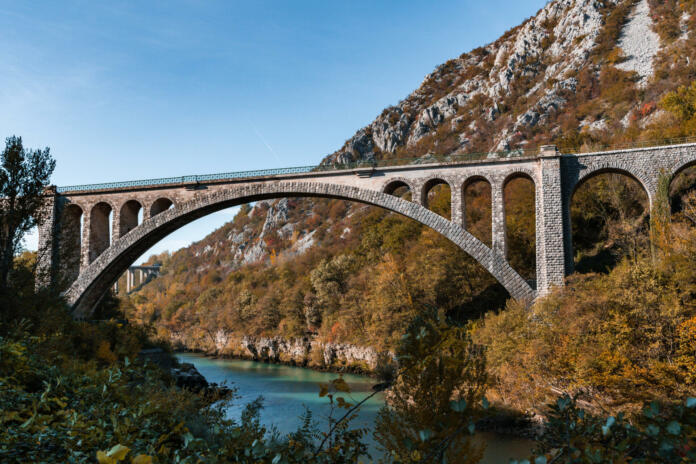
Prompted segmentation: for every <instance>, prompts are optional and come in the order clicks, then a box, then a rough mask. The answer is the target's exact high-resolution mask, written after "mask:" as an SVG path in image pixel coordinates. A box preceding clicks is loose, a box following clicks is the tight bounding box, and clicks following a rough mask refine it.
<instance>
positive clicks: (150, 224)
mask: <svg viewBox="0 0 696 464" xmlns="http://www.w3.org/2000/svg"><path fill="white" fill-rule="evenodd" d="M287 196H317V197H330V198H338V199H343V200H352V201H358V202H361V203H367V204H371V205H374V206H379V207H382V208H385V209H388V210H390V211H393V212H396V213H399V214H402V215H404V216H406V217H409V218H411V219H414V220H416V221H418V222H420V223H422V224H424V225H426V226H428V227H431V228H432V229H434V230H435V231H437V232H439V233H441V234H442V235H444V236H445V237H446V238H448V239H449V240H451V241H452V242H453V243H455V244H456V245H457V246H459V247H460V248H461V249H462V250H464V251H465V252H466V253H468V254H470V255H471V256H472V257H473V258H474V259H476V260H477V261H478V262H479V263H481V265H482V266H483V267H484V268H485V269H486V270H488V271H489V272H490V273H491V274H492V275H493V276H495V278H496V279H498V281H500V283H501V284H502V285H503V286H504V287H505V288H506V289H507V290H508V291H509V292H510V294H511V295H512V296H513V297H514V298H517V299H526V300H531V299H532V298H533V297H534V291H533V290H532V288H531V287H530V286H529V284H528V283H527V282H526V281H525V280H524V279H522V277H520V276H519V275H518V274H517V273H516V272H515V271H514V270H513V269H512V268H511V267H510V266H509V265H508V264H507V262H506V261H505V260H504V259H503V258H502V257H500V256H496V255H495V253H494V252H493V251H492V250H490V249H489V248H488V247H486V246H485V245H484V244H483V243H481V242H480V241H479V240H478V239H476V238H475V237H474V236H472V235H471V234H469V233H468V232H466V231H465V230H464V229H463V228H462V227H461V226H459V225H457V224H454V223H452V222H450V221H448V220H447V219H445V218H443V217H441V216H440V215H438V214H436V213H433V212H431V211H429V210H427V209H426V208H424V207H423V206H421V205H418V204H416V203H413V202H409V201H405V200H402V199H400V198H397V197H394V196H392V195H389V194H386V193H382V192H375V191H369V190H364V189H359V188H356V187H348V186H338V185H332V184H321V183H312V182H291V183H274V184H252V185H246V186H242V187H233V188H230V189H226V190H221V191H219V192H216V193H214V194H210V195H202V196H200V197H197V198H195V199H193V200H190V201H188V202H186V203H182V204H180V205H178V206H177V207H176V208H174V209H170V210H167V211H164V212H161V213H160V214H158V215H156V216H153V217H151V218H150V219H148V220H147V221H145V222H143V224H142V226H140V227H137V228H135V229H133V230H132V231H130V232H129V233H127V234H126V235H124V236H123V237H121V238H120V239H119V240H118V241H116V242H115V243H114V244H113V246H111V247H109V248H108V249H107V250H106V251H105V252H104V253H102V254H101V255H100V256H99V257H98V258H96V259H95V260H94V261H93V262H92V263H91V264H90V265H89V266H88V267H87V268H86V269H84V270H83V271H82V272H81V273H80V275H79V277H78V278H77V280H76V281H75V282H74V283H73V284H72V285H71V286H70V288H69V289H68V290H67V292H66V293H65V295H66V298H67V300H68V303H69V304H71V305H73V307H74V311H75V315H76V316H78V317H81V316H87V315H88V314H89V312H90V311H91V309H92V307H93V306H94V305H95V304H96V303H97V302H98V300H99V299H100V298H101V296H102V295H103V294H104V293H105V292H106V291H107V289H108V288H109V287H110V286H112V285H113V283H114V281H115V280H116V279H117V278H118V276H119V275H120V274H122V273H123V272H124V271H125V270H126V269H127V268H128V266H130V265H131V264H132V262H133V261H134V260H135V259H136V258H137V257H138V256H140V255H141V254H142V253H144V252H145V251H147V250H148V249H149V248H150V247H151V246H152V245H154V244H155V243H157V242H158V241H159V240H161V239H162V238H163V237H165V236H166V235H168V234H169V233H171V232H173V231H174V230H176V229H178V228H179V227H181V226H183V225H185V224H187V223H189V222H191V221H193V220H195V219H198V218H200V217H203V216H205V215H207V214H210V213H212V212H215V211H218V210H221V209H224V208H228V207H231V206H235V205H239V204H242V203H248V202H251V201H258V200H264V199H270V198H282V197H287Z"/></svg>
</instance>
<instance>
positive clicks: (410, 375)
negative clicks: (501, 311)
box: [375, 310, 486, 463]
mask: <svg viewBox="0 0 696 464" xmlns="http://www.w3.org/2000/svg"><path fill="white" fill-rule="evenodd" d="M396 357H397V361H398V364H399V369H400V371H399V375H398V377H397V379H396V382H395V383H394V386H393V387H392V391H391V396H390V402H389V405H388V406H384V407H383V408H382V409H381V410H380V412H379V415H378V417H377V420H376V423H375V439H376V440H377V442H378V443H379V444H380V445H381V446H382V448H384V449H385V451H386V452H387V457H388V459H391V460H393V461H394V462H398V463H420V462H423V463H426V462H427V463H435V462H441V463H444V462H456V463H474V462H478V461H479V460H480V458H481V455H482V452H483V449H482V448H481V446H480V445H478V444H476V443H474V441H473V439H472V438H473V437H472V433H473V431H474V419H475V417H476V407H477V405H478V404H479V403H480V402H481V400H482V399H483V394H484V390H485V384H486V369H485V363H484V358H483V354H482V352H481V349H480V347H478V346H476V345H474V344H473V343H472V342H471V339H470V337H469V334H468V331H467V330H466V328H464V327H461V326H455V325H451V324H449V322H448V321H447V319H446V318H445V316H444V311H439V312H436V311H434V310H426V311H425V312H424V313H422V315H420V316H418V317H417V318H415V319H414V321H413V322H412V323H411V325H410V326H409V327H408V330H407V332H406V334H405V335H404V336H403V338H402V341H401V344H400V345H399V347H398V348H397V350H396ZM484 402H485V400H484Z"/></svg>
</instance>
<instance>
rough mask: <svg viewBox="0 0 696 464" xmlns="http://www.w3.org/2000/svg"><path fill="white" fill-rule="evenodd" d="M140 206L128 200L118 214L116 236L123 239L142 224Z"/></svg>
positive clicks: (136, 202) (134, 201)
mask: <svg viewBox="0 0 696 464" xmlns="http://www.w3.org/2000/svg"><path fill="white" fill-rule="evenodd" d="M142 209H143V208H142V205H141V204H140V203H139V202H138V201H136V200H128V201H127V202H125V203H124V204H123V206H122V207H121V212H120V214H119V221H118V222H119V224H118V236H119V237H123V236H124V235H126V234H127V233H128V232H130V231H131V230H133V229H135V228H136V227H138V224H140V223H141V222H142V217H143V212H142Z"/></svg>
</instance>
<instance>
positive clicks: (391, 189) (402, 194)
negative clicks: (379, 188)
mask: <svg viewBox="0 0 696 464" xmlns="http://www.w3.org/2000/svg"><path fill="white" fill-rule="evenodd" d="M384 193H386V194H387V195H394V196H395V197H399V198H401V199H402V200H406V201H411V200H412V199H413V192H412V191H411V187H409V185H408V184H407V183H406V182H403V181H400V180H397V181H394V182H390V183H389V184H388V185H387V186H386V187H385V188H384Z"/></svg>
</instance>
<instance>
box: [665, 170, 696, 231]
mask: <svg viewBox="0 0 696 464" xmlns="http://www.w3.org/2000/svg"><path fill="white" fill-rule="evenodd" d="M695 204H696V164H689V165H686V166H685V167H683V168H681V169H679V170H678V171H677V172H676V173H675V174H674V176H672V179H671V180H670V183H669V206H670V212H671V213H672V216H674V218H675V219H676V220H678V221H683V220H686V221H688V222H692V219H691V216H692V214H693V213H692V209H693V206H692V205H695ZM695 219H696V218H695Z"/></svg>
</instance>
